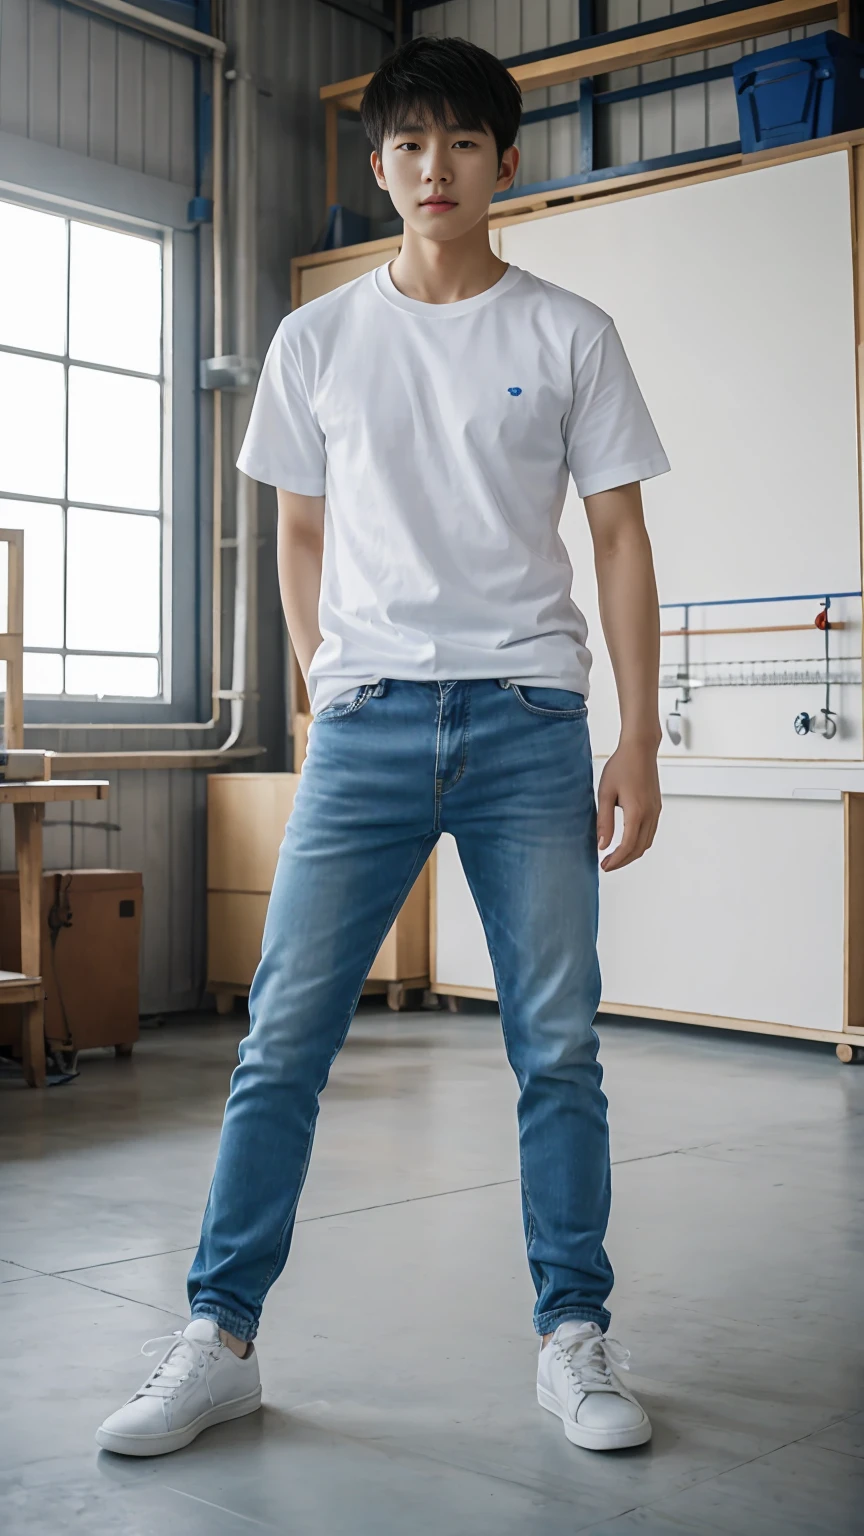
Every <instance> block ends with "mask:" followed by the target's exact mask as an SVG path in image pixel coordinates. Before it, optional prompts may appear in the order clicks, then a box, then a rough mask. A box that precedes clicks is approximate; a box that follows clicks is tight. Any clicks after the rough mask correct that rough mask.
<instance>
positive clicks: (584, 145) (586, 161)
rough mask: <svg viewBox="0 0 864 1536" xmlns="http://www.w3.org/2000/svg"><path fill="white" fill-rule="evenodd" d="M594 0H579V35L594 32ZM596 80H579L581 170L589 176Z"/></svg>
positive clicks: (592, 152) (592, 150) (592, 143)
mask: <svg viewBox="0 0 864 1536" xmlns="http://www.w3.org/2000/svg"><path fill="white" fill-rule="evenodd" d="M594 21H595V17H594V0H579V36H580V38H588V37H591V36H592V34H593V32H594ZM595 100H596V98H595V94H594V81H593V80H580V82H579V170H580V173H581V174H582V175H583V176H588V175H590V173H591V172H592V171H593V169H594V103H595Z"/></svg>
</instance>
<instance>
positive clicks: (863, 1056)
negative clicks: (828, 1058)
mask: <svg viewBox="0 0 864 1536" xmlns="http://www.w3.org/2000/svg"><path fill="white" fill-rule="evenodd" d="M837 1059H838V1060H839V1061H843V1062H845V1063H846V1065H847V1066H854V1065H855V1064H856V1063H860V1062H862V1061H864V1045H846V1043H845V1042H844V1043H843V1045H838V1047H837Z"/></svg>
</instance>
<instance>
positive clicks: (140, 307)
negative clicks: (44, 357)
mask: <svg viewBox="0 0 864 1536" xmlns="http://www.w3.org/2000/svg"><path fill="white" fill-rule="evenodd" d="M70 241H71V244H70V249H69V355H70V357H80V358H83V359H84V361H85V362H88V363H111V364H113V366H114V367H115V368H134V369H135V370H136V371H138V372H139V373H159V372H161V344H162V247H161V245H160V243H159V242H158V241H157V240H143V239H142V238H141V237H140V236H139V235H124V234H120V233H119V231H117V230H115V229H99V228H98V227H97V226H96V225H95V224H77V223H74V222H73V223H72V225H71V226H70Z"/></svg>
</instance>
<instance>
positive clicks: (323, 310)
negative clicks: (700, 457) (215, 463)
mask: <svg viewBox="0 0 864 1536" xmlns="http://www.w3.org/2000/svg"><path fill="white" fill-rule="evenodd" d="M237 463H238V467H239V468H240V469H241V470H243V471H244V473H245V474H247V475H251V476H252V478H253V479H255V480H261V481H264V482H265V483H267V484H269V485H276V486H281V487H282V489H283V490H286V491H295V492H297V493H299V494H300V495H303V496H321V495H324V494H325V492H326V509H325V518H324V563H323V571H322V580H321V600H320V605H319V625H320V629H321V635H322V644H321V645H320V646H319V648H318V650H317V651H316V653H315V656H314V658H313V660H312V665H311V668H310V676H309V688H310V695H311V704H312V710H313V712H314V713H316V714H317V713H318V712H319V711H320V710H322V709H324V708H325V707H326V706H327V705H328V704H331V703H333V702H335V701H336V700H337V699H341V698H342V697H343V696H348V695H349V694H350V693H352V692H353V691H354V690H355V689H356V688H358V687H360V686H361V685H362V684H363V683H368V682H377V681H379V680H380V679H381V678H382V677H391V678H404V679H411V680H421V681H435V680H436V679H442V680H443V679H450V678H497V677H503V678H509V679H510V680H512V681H513V682H517V683H526V684H535V685H542V686H546V687H557V688H567V689H572V690H574V691H575V692H578V693H582V694H586V695H587V692H588V670H589V667H590V664H591V657H590V654H589V652H588V651H587V649H586V646H585V640H586V634H587V626H586V624H585V620H584V618H583V617H582V614H581V613H580V612H579V609H578V608H577V607H576V605H575V603H574V602H573V601H572V598H571V596H570V591H571V586H572V582H573V571H572V567H571V564H570V560H569V558H568V555H567V551H566V549H565V547H564V544H563V541H562V540H561V538H560V535H559V533H558V524H559V522H560V518H561V511H562V508H563V505H564V497H565V494H566V491H567V483H568V475H571V474H572V476H573V479H574V480H575V482H576V489H577V491H578V493H579V495H580V496H589V495H591V494H592V493H594V492H596V491H604V490H609V489H611V488H612V487H613V486H617V485H626V484H628V483H629V482H630V481H633V480H647V479H649V478H650V477H651V476H652V475H659V474H662V473H663V472H664V471H665V470H667V469H668V468H669V464H668V461H667V459H666V455H665V453H664V452H663V448H662V445H661V443H660V440H659V438H658V436H657V433H656V431H655V429H654V425H653V423H652V421H651V417H650V416H649V414H648V410H647V407H646V405H645V402H644V400H643V398H642V395H641V394H640V391H639V386H638V385H637V383H636V380H635V378H634V376H633V372H632V370H631V368H630V365H629V363H628V361H627V357H626V354H625V352H624V348H623V347H622V345H621V341H620V339H619V336H618V333H617V331H616V329H615V326H614V325H613V323H612V321H611V320H610V319H609V316H608V315H606V314H604V312H603V311H602V310H601V309H598V308H597V306H596V305H595V304H590V303H589V302H588V301H587V300H586V299H581V298H579V297H578V296H577V295H576V294H574V293H570V292H569V291H568V290H567V289H566V288H559V287H557V286H556V285H555V284H554V283H548V282H545V281H544V280H543V279H542V278H538V277H535V276H534V275H533V273H530V272H525V271H523V270H522V269H521V268H519V267H515V266H510V267H508V269H507V271H506V272H505V273H504V275H503V277H501V278H500V279H499V281H498V282H497V283H495V284H494V286H493V287H491V288H488V289H487V290H486V291H485V293H480V294H477V295H476V297H474V298H470V299H461V300H459V301H458V302H456V303H454V304H426V303H422V302H420V301H419V300H417V299H409V298H406V297H405V295H404V294H402V293H400V292H399V290H398V289H397V288H396V287H395V285H394V283H393V281H392V279H391V277H390V273H389V269H388V268H387V267H386V266H385V267H379V268H378V270H377V271H375V272H368V273H366V274H365V275H364V276H363V277H358V278H357V279H356V280H355V281H354V282H351V283H346V284H345V285H344V287H341V288H337V289H335V290H334V291H333V292H332V293H328V294H325V295H324V296H323V297H322V298H319V299H314V300H312V301H311V302H310V303H308V304H304V305H303V306H302V307H301V308H299V309H297V310H295V311H294V312H293V313H292V314H290V315H287V316H286V318H285V319H284V320H283V321H282V323H281V325H280V326H279V329H278V331H277V332H276V335H275V337H274V338H273V341H272V343H271V345H270V348H269V351H268V353H267V357H266V359H265V362H264V366H263V369H262V373H261V378H260V381H259V384H258V391H257V394H256V396H255V403H254V406H253V409H252V416H251V419H250V422H249V429H248V431H247V434H246V438H245V441H244V443H243V447H242V450H241V453H240V457H239V459H238V461H237Z"/></svg>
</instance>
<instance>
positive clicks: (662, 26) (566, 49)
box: [403, 0, 765, 69]
mask: <svg viewBox="0 0 864 1536" xmlns="http://www.w3.org/2000/svg"><path fill="white" fill-rule="evenodd" d="M403 3H404V5H405V8H406V11H408V12H410V13H411V14H413V13H414V12H415V11H423V10H427V9H429V5H428V0H427V4H418V3H417V0H403ZM446 3H447V0H444V4H446ZM580 4H581V0H580ZM764 4H765V0H712V3H711V4H710V5H697V6H694V7H693V8H692V9H691V10H689V11H673V12H672V14H671V15H670V16H655V17H654V18H653V20H651V21H640V22H635V23H634V24H633V26H630V27H618V28H616V30H615V31H614V32H597V33H591V34H589V35H588V36H586V35H585V34H584V33H583V34H582V36H581V37H577V38H575V39H574V40H573V42H569V43H555V44H554V46H553V47H551V48H535V49H534V50H533V52H531V53H517V54H514V55H513V57H512V58H509V59H502V60H501V62H502V64H506V65H507V67H508V69H510V68H512V66H513V65H514V64H534V63H537V62H538V61H539V60H540V59H554V58H555V57H556V56H557V55H558V54H561V53H579V52H580V51H581V50H582V49H585V48H599V47H601V46H602V45H603V44H604V43H615V42H624V41H625V39H626V38H628V37H644V36H645V35H646V33H649V32H666V31H668V30H669V28H670V27H686V26H687V25H688V23H689V22H691V21H710V20H711V18H712V17H714V16H731V15H733V14H734V13H735V11H752V10H755V9H756V7H757V6H759V5H764ZM580 26H581V16H580Z"/></svg>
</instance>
